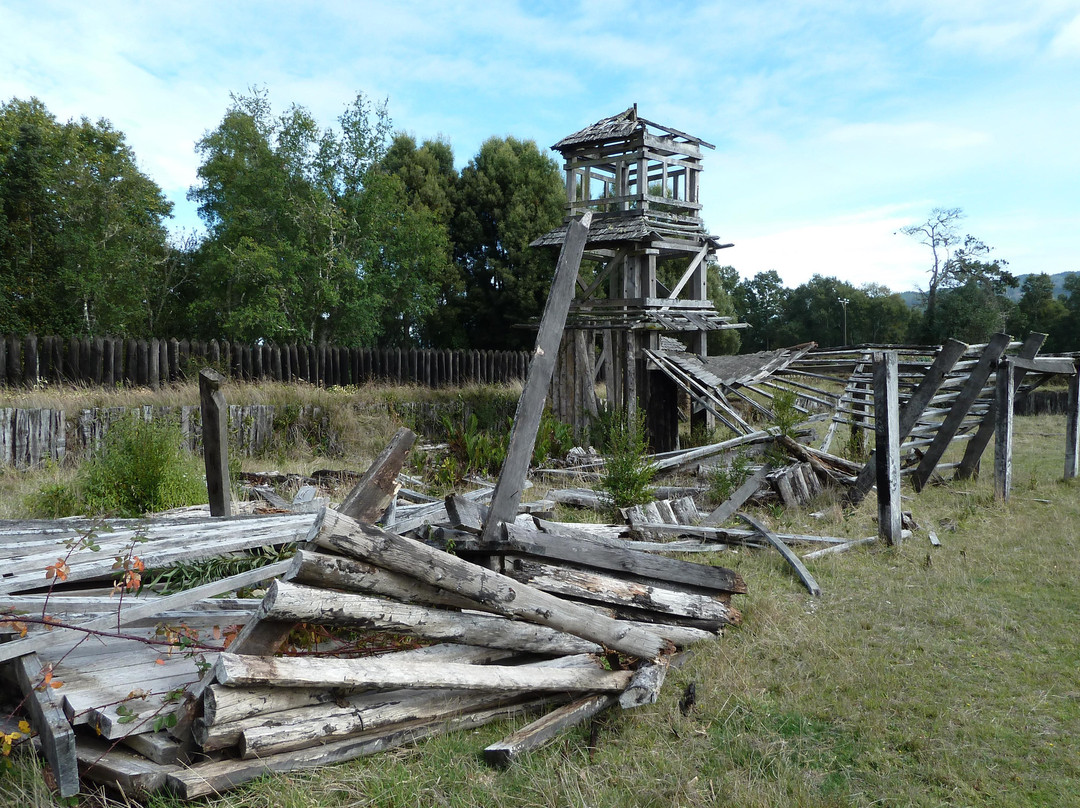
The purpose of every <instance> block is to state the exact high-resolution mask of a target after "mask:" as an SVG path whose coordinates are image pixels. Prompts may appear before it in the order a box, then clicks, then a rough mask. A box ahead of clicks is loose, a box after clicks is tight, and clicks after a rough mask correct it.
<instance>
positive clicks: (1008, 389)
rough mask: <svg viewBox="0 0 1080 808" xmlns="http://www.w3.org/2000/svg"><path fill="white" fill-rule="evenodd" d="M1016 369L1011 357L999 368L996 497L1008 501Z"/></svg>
mask: <svg viewBox="0 0 1080 808" xmlns="http://www.w3.org/2000/svg"><path fill="white" fill-rule="evenodd" d="M1015 374H1016V370H1015V368H1014V366H1013V362H1012V360H1011V359H1008V358H1006V359H1003V360H1002V361H1001V362H999V363H998V369H997V396H996V399H995V404H996V405H997V429H996V431H995V437H994V499H996V500H998V501H999V502H1007V501H1008V499H1009V490H1010V489H1011V488H1012V438H1013V406H1012V405H1013V395H1014V393H1015V392H1016V375H1015Z"/></svg>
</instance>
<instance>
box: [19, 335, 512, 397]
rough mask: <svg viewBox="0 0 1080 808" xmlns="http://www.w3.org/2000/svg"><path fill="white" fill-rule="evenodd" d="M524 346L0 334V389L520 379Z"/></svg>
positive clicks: (434, 383) (429, 384) (442, 384)
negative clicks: (208, 373) (211, 381)
mask: <svg viewBox="0 0 1080 808" xmlns="http://www.w3.org/2000/svg"><path fill="white" fill-rule="evenodd" d="M528 360H529V353H528V352H527V351H481V350H448V349H444V350H436V349H410V348H343V347H339V346H335V345H329V344H327V343H321V344H319V345H311V344H308V345H297V344H290V345H275V344H272V343H262V344H251V343H239V342H232V343H230V342H229V341H227V340H226V341H222V342H218V341H217V340H210V341H209V342H200V341H197V340H195V341H191V340H186V339H185V340H177V339H175V338H174V339H152V340H134V339H121V338H113V337H83V338H81V339H80V338H77V337H72V338H70V339H63V338H61V337H41V338H38V337H37V336H35V335H33V334H30V335H27V336H25V337H18V336H7V337H5V338H3V339H0V387H3V386H7V387H19V386H23V387H34V386H36V385H38V384H43V383H44V384H57V383H63V382H67V383H73V384H84V385H97V386H104V387H113V386H115V385H126V386H134V387H151V388H158V387H161V386H162V385H167V384H172V383H175V382H179V381H183V380H187V379H190V380H194V379H195V378H196V377H197V376H198V372H199V371H200V370H201V369H202V368H205V367H209V368H213V369H214V370H217V371H218V372H219V373H221V374H222V375H223V376H225V377H226V378H230V379H233V380H237V381H281V382H307V383H309V384H314V385H318V386H321V387H334V386H345V385H350V384H362V383H364V382H371V381H388V382H394V383H398V384H419V385H423V386H425V387H445V386H450V385H455V384H464V383H469V382H478V383H499V382H510V381H516V380H519V379H524V378H525V373H526V371H527V370H528V366H529V363H528Z"/></svg>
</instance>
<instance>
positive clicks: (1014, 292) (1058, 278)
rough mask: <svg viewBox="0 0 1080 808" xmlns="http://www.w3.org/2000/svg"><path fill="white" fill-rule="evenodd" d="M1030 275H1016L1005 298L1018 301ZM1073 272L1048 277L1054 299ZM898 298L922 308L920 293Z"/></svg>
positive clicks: (907, 294)
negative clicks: (1016, 281) (1012, 287)
mask: <svg viewBox="0 0 1080 808" xmlns="http://www.w3.org/2000/svg"><path fill="white" fill-rule="evenodd" d="M1031 274H1032V273H1028V274H1027V275H1017V276H1016V279H1017V280H1018V281H1019V285H1018V286H1017V287H1016V288H1015V289H1010V290H1009V291H1008V292H1007V293H1006V296H1007V297H1008V298H1009V299H1010V300H1012V301H1014V302H1015V301H1018V300H1020V295H1021V294H1023V289H1024V281H1025V280H1026V279H1027V278H1028V277H1030V275H1031ZM1076 274H1077V273H1075V272H1057V273H1055V274H1053V275H1051V276H1050V279H1051V280H1053V282H1054V297H1057V296H1058V295H1064V294H1066V292H1065V279H1066V278H1067V277H1069V276H1070V275H1076ZM900 297H902V298H903V299H904V302H905V303H907V304H908V306H910V307H911V308H913V309H921V308H922V306H923V293H922V292H901V293H900Z"/></svg>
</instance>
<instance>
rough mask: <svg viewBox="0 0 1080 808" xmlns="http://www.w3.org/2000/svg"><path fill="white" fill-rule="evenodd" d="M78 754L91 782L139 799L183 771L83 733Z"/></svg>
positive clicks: (84, 772)
mask: <svg viewBox="0 0 1080 808" xmlns="http://www.w3.org/2000/svg"><path fill="white" fill-rule="evenodd" d="M76 755H77V757H78V759H79V769H80V771H81V773H82V776H83V777H84V778H86V779H87V780H90V781H92V782H95V783H101V784H102V785H106V786H109V787H111V788H114V789H118V790H120V791H121V792H122V793H123V794H125V795H127V796H129V797H134V798H139V797H146V796H148V795H149V794H152V793H153V792H155V791H158V790H160V789H161V788H162V787H163V786H164V785H165V781H166V778H167V777H169V776H170V775H172V774H174V773H178V772H182V771H183V768H182V767H181V766H175V765H162V764H160V763H154V762H153V761H150V760H147V759H146V758H144V757H143V756H142V755H137V754H135V753H133V752H129V751H127V750H126V749H123V748H122V747H118V746H113V745H112V744H110V743H108V742H107V741H104V740H102V739H100V738H95V737H93V736H92V735H89V734H85V733H84V734H80V735H79V739H78V746H77V748H76Z"/></svg>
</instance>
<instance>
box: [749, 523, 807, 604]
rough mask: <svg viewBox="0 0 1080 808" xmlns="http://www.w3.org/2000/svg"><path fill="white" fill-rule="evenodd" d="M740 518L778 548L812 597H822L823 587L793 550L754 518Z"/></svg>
mask: <svg viewBox="0 0 1080 808" xmlns="http://www.w3.org/2000/svg"><path fill="white" fill-rule="evenodd" d="M739 517H740V518H742V519H743V520H745V521H746V523H747V524H749V525H750V526H751V527H753V528H754V530H756V531H757V532H758V533H759V534H760V535H761V536H762V537H763V538H764V539H765V540H766V541H767V542H768V543H769V544H771V545H772V546H773V547H775V548H776V550H777V551H778V552H779V553H780V555H782V556H783V557H784V560H785V561H787V563H788V564H790V565H791V567H792V569H794V570H795V573H796V574H797V575H798V576H799V580H800V581H802V582H803V584H804V585H805V586H806V588H807V590H809V592H810V594H811V595H813V596H814V597H818V596H820V595H821V587H820V586H818V583H817V581H816V580H814V576H813V575H811V574H810V570H808V569H807V568H806V565H805V564H803V563H802V561H801V560H800V559H799V557H798V556H797V555H795V553H793V552H792V551H791V548H789V547H788V546H787V545H786V544H784V543H783V542H782V541H781V540H780V538H779V537H778V536H777V535H776V534H775V533H773V532H772V531H770V530H769V529H768V528H767V527H765V526H764V525H763V524H761V523H760V522H758V521H757V520H756V519H754V518H753V517H751V516H748V515H747V514H745V513H740V514H739Z"/></svg>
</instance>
